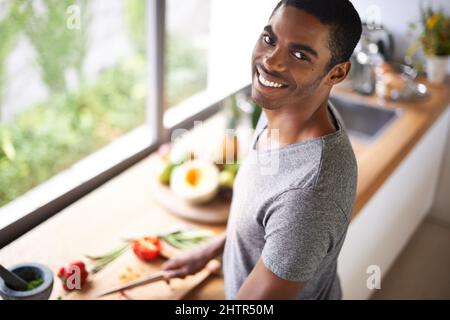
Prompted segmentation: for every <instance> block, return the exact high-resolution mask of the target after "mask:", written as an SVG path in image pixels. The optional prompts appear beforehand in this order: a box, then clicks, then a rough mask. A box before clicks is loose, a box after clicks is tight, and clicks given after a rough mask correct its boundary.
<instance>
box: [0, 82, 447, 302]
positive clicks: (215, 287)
mask: <svg viewBox="0 0 450 320" xmlns="http://www.w3.org/2000/svg"><path fill="white" fill-rule="evenodd" d="M429 89H430V92H431V97H430V98H428V99H426V100H419V101H416V102H401V103H386V104H385V105H384V107H386V108H396V107H400V108H402V109H403V110H404V113H403V115H402V116H401V117H400V118H398V119H397V120H396V121H395V122H394V123H393V124H392V125H391V126H390V127H389V128H388V129H387V130H386V131H385V132H384V133H383V135H382V136H380V137H379V138H378V139H377V140H376V141H375V142H373V143H371V144H363V143H358V142H356V141H352V143H353V147H354V150H355V154H356V157H357V161H358V166H359V169H358V170H359V171H358V189H357V199H356V205H355V210H354V213H353V218H355V217H356V216H357V215H358V213H359V212H360V211H361V209H362V208H363V207H364V205H365V204H366V203H367V202H368V201H369V199H370V198H371V197H372V196H373V195H374V194H375V192H376V191H377V190H378V189H379V188H380V186H382V185H383V183H384V182H385V181H386V179H387V178H388V177H389V176H390V175H391V173H392V172H393V171H394V170H395V169H396V168H397V167H398V165H399V164H400V163H401V162H402V160H403V159H404V158H405V157H406V156H407V155H408V153H409V152H410V151H411V150H412V148H413V147H414V146H415V145H416V144H417V142H418V141H419V140H420V139H421V137H422V136H423V135H424V134H425V133H426V132H427V130H428V129H429V128H430V127H431V126H432V125H433V123H434V122H435V121H436V119H437V118H438V117H439V115H440V114H442V112H443V111H444V110H445V109H446V107H447V106H448V105H449V103H450V95H449V92H450V84H446V85H438V86H430V87H429ZM333 94H335V95H336V96H341V97H344V96H345V97H348V98H349V99H352V100H360V101H362V102H367V103H370V104H373V103H377V99H376V98H375V97H361V96H357V95H355V94H354V93H352V92H351V90H349V89H348V88H346V87H345V86H341V87H339V88H335V89H334V91H333ZM151 161H152V156H150V157H148V158H146V159H144V160H143V161H141V162H140V163H138V164H136V165H134V166H133V167H131V168H130V169H128V170H126V171H125V172H123V173H122V174H120V175H119V176H117V177H115V178H114V179H112V180H110V181H109V182H107V183H106V184H104V185H103V186H101V187H100V188H98V189H96V190H95V191H93V192H91V193H90V194H88V195H87V196H85V197H84V198H82V199H81V200H79V201H77V202H76V203H74V204H72V205H71V206H69V207H67V208H66V209H65V210H63V211H62V212H60V213H59V214H57V215H56V216H54V217H52V218H50V219H49V220H47V221H46V222H44V223H42V224H41V225H39V226H38V227H36V228H34V229H33V230H31V231H30V232H28V233H27V234H25V235H23V236H22V237H20V238H19V239H17V240H16V241H14V242H13V243H11V244H9V245H8V246H6V247H4V248H3V249H1V250H0V263H2V264H3V265H6V266H10V265H12V264H16V263H19V262H24V261H34V262H40V263H43V264H46V265H48V266H49V267H51V268H52V269H53V270H54V271H55V270H57V269H58V267H60V266H62V265H64V264H66V263H67V262H70V261H74V260H78V259H80V258H82V257H83V256H84V254H87V253H89V254H97V253H104V252H106V251H108V250H110V249H111V248H113V247H115V246H116V245H117V244H118V242H119V239H120V238H123V237H130V236H133V235H142V234H151V233H157V232H160V231H161V230H164V229H167V228H169V227H171V226H173V225H174V224H178V223H180V222H183V223H186V221H184V220H182V219H180V218H177V217H175V216H173V215H171V214H169V213H168V212H167V211H166V210H164V209H163V208H161V207H160V206H159V205H158V204H156V203H155V201H154V200H153V199H152V197H151V194H150V188H149V178H150V171H151ZM188 223H189V224H191V225H193V226H194V227H199V228H209V229H211V230H212V231H214V232H216V233H220V232H222V231H223V230H224V228H225V227H224V226H220V225H219V226H211V225H202V224H197V223H191V222H188ZM59 285H60V284H59V281H58V280H57V281H56V282H55V286H59ZM57 291H58V290H57ZM55 295H56V293H54V294H53V296H52V297H53V298H56V296H55ZM187 298H189V299H223V298H224V293H223V280H222V278H221V277H220V276H215V277H214V278H211V279H209V281H207V282H205V283H204V284H202V285H201V286H200V287H198V288H196V289H194V290H193V291H192V292H191V293H190V294H189V295H188V296H187Z"/></svg>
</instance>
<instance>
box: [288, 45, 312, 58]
mask: <svg viewBox="0 0 450 320" xmlns="http://www.w3.org/2000/svg"><path fill="white" fill-rule="evenodd" d="M289 47H290V48H291V49H293V50H303V51H306V52H309V53H310V54H312V55H313V56H314V57H316V58H318V57H319V55H318V54H317V51H316V50H314V49H313V48H311V47H310V46H308V45H306V44H301V43H293V44H291V45H289Z"/></svg>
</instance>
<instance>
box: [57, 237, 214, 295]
mask: <svg viewBox="0 0 450 320" xmlns="http://www.w3.org/2000/svg"><path fill="white" fill-rule="evenodd" d="M179 252H180V251H179V250H177V249H175V248H173V247H171V246H169V245H168V244H166V243H164V242H162V255H164V256H166V257H167V258H169V257H173V256H174V255H176V254H177V253H179ZM164 261H165V260H164V259H163V258H159V259H158V260H156V261H152V262H144V261H142V260H140V259H138V258H137V257H136V256H135V255H134V253H133V251H132V250H131V249H129V250H127V251H126V252H125V253H124V254H123V255H121V256H120V257H119V258H117V259H116V260H115V261H114V262H112V263H111V264H110V265H108V266H107V267H105V268H104V269H103V270H101V271H99V272H98V273H96V274H94V275H90V278H89V282H88V283H86V284H85V285H84V286H83V289H82V290H76V291H72V292H70V293H64V290H63V289H61V297H62V299H64V300H66V299H68V300H97V299H99V300H120V299H133V300H134V299H136V300H172V299H175V300H176V299H182V298H183V297H184V296H185V295H186V294H188V293H189V292H190V291H191V290H192V289H193V288H195V287H196V286H197V285H199V284H200V283H202V282H203V281H205V280H206V279H207V278H208V277H210V276H211V275H212V274H213V273H215V272H216V271H218V269H220V263H219V262H218V261H217V260H212V261H210V263H209V264H208V265H207V267H205V268H204V269H203V270H201V271H200V272H198V273H197V274H195V275H191V276H187V277H186V278H185V279H171V280H170V284H167V283H166V282H165V281H158V282H154V283H151V284H147V285H143V286H140V287H137V288H134V289H131V290H127V291H125V292H123V293H121V292H118V293H114V294H110V295H107V296H103V297H101V298H99V297H98V295H99V294H100V293H102V292H105V291H107V290H109V289H112V288H115V287H116V286H119V285H124V284H126V283H127V282H130V281H132V280H136V279H138V278H140V277H143V276H146V275H150V274H153V273H155V272H158V271H159V270H160V266H161V264H162V263H163V262H164ZM124 275H127V279H124ZM57 281H58V282H59V280H57ZM56 287H61V286H60V284H59V283H55V288H56Z"/></svg>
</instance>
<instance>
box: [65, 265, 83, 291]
mask: <svg viewBox="0 0 450 320" xmlns="http://www.w3.org/2000/svg"><path fill="white" fill-rule="evenodd" d="M78 270H79V272H80V273H79V275H77V274H76V273H77V272H78ZM77 276H79V278H76V277H77ZM88 276H89V272H88V271H87V270H86V265H85V264H84V262H82V261H76V262H72V263H70V264H69V265H68V266H67V267H61V268H60V269H59V271H58V278H60V279H61V281H62V286H63V288H64V290H66V291H72V290H75V289H81V287H82V286H83V285H84V284H85V283H86V281H87V278H88ZM77 284H79V285H80V286H79V287H77Z"/></svg>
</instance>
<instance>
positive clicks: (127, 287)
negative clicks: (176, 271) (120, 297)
mask: <svg viewBox="0 0 450 320" xmlns="http://www.w3.org/2000/svg"><path fill="white" fill-rule="evenodd" d="M164 274H165V272H164V271H158V272H156V273H153V274H151V275H149V276H146V277H144V278H141V279H137V280H134V281H132V282H129V283H127V284H124V285H121V286H117V287H115V288H113V289H110V290H108V291H105V292H102V293H100V294H99V295H97V297H98V298H100V297H103V296H106V295H109V294H113V293H116V292H119V291H124V290H130V289H133V288H136V287H140V286H143V285H145V284H150V283H153V282H157V281H161V280H164Z"/></svg>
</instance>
